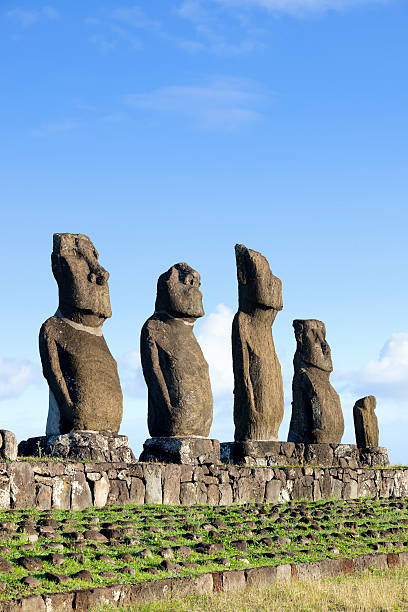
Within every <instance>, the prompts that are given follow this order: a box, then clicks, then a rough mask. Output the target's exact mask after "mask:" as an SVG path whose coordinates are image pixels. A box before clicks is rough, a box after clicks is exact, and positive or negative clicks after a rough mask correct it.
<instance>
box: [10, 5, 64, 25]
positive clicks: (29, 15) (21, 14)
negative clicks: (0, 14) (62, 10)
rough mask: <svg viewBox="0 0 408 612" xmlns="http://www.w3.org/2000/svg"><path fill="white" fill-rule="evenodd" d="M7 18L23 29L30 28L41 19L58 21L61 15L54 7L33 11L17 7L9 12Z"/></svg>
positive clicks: (44, 7)
mask: <svg viewBox="0 0 408 612" xmlns="http://www.w3.org/2000/svg"><path fill="white" fill-rule="evenodd" d="M7 17H9V19H11V20H12V21H14V22H15V23H17V24H19V25H20V26H22V27H23V28H28V27H30V26H32V25H34V24H35V23H37V22H38V21H39V20H40V19H41V18H45V19H49V20H54V19H58V17H59V13H58V11H57V10H56V9H55V8H54V7H53V6H43V7H42V8H40V9H38V10H33V11H29V10H26V9H22V8H18V7H17V8H15V9H12V10H11V11H8V12H7Z"/></svg>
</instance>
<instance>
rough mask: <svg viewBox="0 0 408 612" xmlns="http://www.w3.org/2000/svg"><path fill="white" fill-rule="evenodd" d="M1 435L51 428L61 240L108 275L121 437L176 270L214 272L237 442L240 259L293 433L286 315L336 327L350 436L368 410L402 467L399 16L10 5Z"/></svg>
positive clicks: (137, 422) (342, 8)
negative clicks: (244, 260) (269, 299)
mask: <svg viewBox="0 0 408 612" xmlns="http://www.w3.org/2000/svg"><path fill="white" fill-rule="evenodd" d="M0 10H1V13H0V46H1V57H2V60H3V61H2V62H1V63H0V71H1V75H0V76H1V82H2V94H1V97H0V104H1V115H0V117H1V119H0V121H1V133H2V142H3V146H2V147H1V151H0V185H1V201H2V216H1V227H2V240H1V243H0V249H1V260H2V262H3V265H2V289H3V300H2V302H1V317H2V322H3V324H2V326H1V338H2V340H1V344H0V356H1V359H0V407H1V414H2V421H1V427H4V428H6V429H11V430H13V431H15V432H16V434H17V436H18V437H19V439H22V438H24V437H27V436H32V435H40V434H41V433H43V431H44V428H45V419H46V413H47V402H48V400H47V386H46V383H45V381H44V380H43V379H42V376H41V372H40V367H39V357H38V349H37V335H38V330H39V327H40V325H41V323H42V322H43V321H44V320H45V319H46V318H47V317H48V316H50V315H51V314H53V312H54V311H55V308H56V304H57V292H56V284H55V281H54V279H53V277H52V274H51V269H50V251H51V246H52V234H53V232H81V233H85V234H88V235H89V236H90V237H91V238H92V240H93V241H94V243H95V245H96V247H97V249H98V250H99V252H100V260H101V263H102V264H103V265H104V266H105V267H106V268H107V269H108V270H109V271H110V274H111V278H110V288H111V301H112V308H113V317H112V319H111V320H109V321H108V322H107V323H106V324H105V327H104V333H105V336H106V338H107V340H108V342H109V346H110V348H111V351H112V353H113V355H114V356H115V358H116V359H117V360H118V363H119V367H120V375H121V380H122V385H123V389H124V393H125V401H124V409H125V417H124V421H123V425H122V432H123V433H126V434H127V435H129V437H130V439H131V441H132V445H133V447H134V449H135V452H136V453H138V452H139V450H140V447H141V444H142V442H143V440H144V439H145V438H146V437H147V435H148V434H147V428H146V398H145V387H144V383H143V379H142V377H141V374H140V366H139V359H138V345H139V333H140V328H141V326H142V324H143V322H144V321H145V319H146V318H147V317H148V316H149V315H150V314H151V313H152V310H153V305H154V298H155V286H156V280H157V277H158V276H159V274H161V273H162V272H163V271H164V270H166V269H167V268H168V267H169V266H170V265H172V264H173V263H175V262H177V261H187V262H188V263H189V264H190V265H192V266H193V267H195V268H196V269H197V270H198V271H199V272H200V274H201V276H202V290H203V294H204V306H205V310H206V313H207V314H206V317H205V318H204V319H203V320H201V321H200V322H198V323H197V325H196V333H197V336H199V338H200V342H201V343H202V345H203V348H204V350H205V353H206V355H207V358H208V361H209V363H210V367H211V376H212V384H213V391H214V396H215V416H214V426H213V430H212V435H213V436H214V437H219V438H220V439H222V440H230V439H232V435H233V433H232V432H233V429H232V377H231V361H230V346H229V335H230V322H231V317H232V315H233V313H234V312H235V310H236V305H237V288H236V271H235V259H234V244H235V243H236V242H239V243H243V244H246V245H247V246H248V247H250V248H253V249H256V250H259V251H261V252H262V253H263V254H264V255H265V256H266V257H267V258H268V260H269V262H270V265H271V268H272V271H273V272H274V274H276V275H277V276H279V277H280V278H281V279H282V281H283V298H284V310H283V311H282V312H281V313H280V314H279V315H278V317H277V319H276V321H275V324H274V338H275V344H276V348H277V351H278V354H279V357H280V360H281V364H282V369H283V374H284V381H285V393H286V409H285V420H284V422H283V424H282V428H281V432H280V437H281V439H286V435H287V429H288V420H289V417H290V401H291V397H290V394H291V389H290V386H291V377H292V363H291V361H292V357H293V352H294V348H295V342H294V337H293V330H292V325H291V323H292V320H293V319H294V318H318V319H321V320H323V321H325V323H326V326H327V339H328V341H329V343H330V345H331V348H332V354H333V361H334V367H335V371H334V373H333V375H332V382H333V384H334V386H335V387H336V389H337V390H338V391H339V392H341V397H342V405H343V410H344V414H345V420H346V433H345V436H344V441H345V442H352V441H353V438H354V436H353V428H352V419H351V411H352V406H353V403H354V401H355V400H356V399H358V398H359V397H361V396H363V395H366V394H369V393H373V394H375V395H377V399H378V408H377V414H378V418H379V421H380V428H381V429H380V441H381V443H383V444H384V445H386V446H388V448H389V450H390V455H391V459H392V461H393V462H395V463H397V462H398V463H407V462H408V451H407V449H406V441H405V438H406V435H405V432H406V431H407V430H408V401H407V397H408V325H407V302H408V289H407V287H408V284H407V280H408V278H407V276H408V275H407V265H406V262H407V239H406V234H407V229H406V228H407V223H408V207H407V194H408V172H407V161H408V159H407V158H408V153H407V145H406V142H407V138H406V134H407V112H406V108H407V102H408V100H407V98H408V85H407V68H406V58H407V37H406V32H407V26H408V5H407V3H406V1H405V0H388V1H387V0H378V1H376V0H366V1H363V0H361V1H357V0H325V1H324V0H187V1H184V2H183V1H182V0H178V1H174V2H163V1H160V0H157V1H155V2H154V3H151V2H138V3H134V2H120V1H118V2H113V1H107V2H95V1H93V2H91V1H90V0H82V1H81V2H72V0H69V1H68V0H66V1H63V0H61V1H60V2H53V3H52V4H42V3H41V2H39V1H38V0H36V1H35V2H34V1H31V2H29V1H25V2H24V1H22V2H11V1H8V0H3V2H2V3H1V7H0Z"/></svg>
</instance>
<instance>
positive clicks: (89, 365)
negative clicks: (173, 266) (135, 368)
mask: <svg viewBox="0 0 408 612" xmlns="http://www.w3.org/2000/svg"><path fill="white" fill-rule="evenodd" d="M51 262H52V271H53V274H54V277H55V280H56V281H57V284H58V291H59V306H58V310H57V312H56V313H55V315H54V316H53V317H51V318H49V319H47V321H45V323H44V324H43V326H42V327H41V330H40V355H41V362H42V366H43V373H44V376H45V378H46V379H47V382H48V384H49V388H50V406H49V412H48V420H47V428H46V434H47V435H56V434H65V433H70V432H75V431H83V430H91V431H107V432H114V433H116V432H118V430H119V427H120V423H121V421H122V390H121V387H120V382H119V376H118V370H117V365H116V361H115V360H114V358H113V357H112V355H111V353H110V351H109V349H108V346H107V344H106V342H105V338H104V337H103V334H102V325H103V323H104V322H105V319H107V318H109V317H110V316H112V312H111V306H110V300H109V288H108V278H109V273H108V272H107V271H106V270H105V269H104V268H103V267H102V266H101V265H100V263H99V262H98V252H97V251H96V249H95V247H94V245H93V244H92V242H91V241H90V239H89V238H88V237H87V236H84V235H83V234H54V242H53V251H52V255H51Z"/></svg>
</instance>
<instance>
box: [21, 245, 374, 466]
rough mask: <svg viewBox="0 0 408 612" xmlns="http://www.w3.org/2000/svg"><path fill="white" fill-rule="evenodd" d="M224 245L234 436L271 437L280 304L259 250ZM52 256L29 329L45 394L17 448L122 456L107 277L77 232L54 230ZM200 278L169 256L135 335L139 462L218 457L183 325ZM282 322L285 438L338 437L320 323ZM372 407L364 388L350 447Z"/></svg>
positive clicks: (370, 430) (192, 346)
mask: <svg viewBox="0 0 408 612" xmlns="http://www.w3.org/2000/svg"><path fill="white" fill-rule="evenodd" d="M235 253H236V263H237V276H238V289H239V308H238V312H237V313H236V315H235V318H234V321H233V326H232V355H233V370H234V423H235V436H234V437H235V441H236V442H235V443H237V444H238V443H241V442H245V441H260V442H262V443H271V442H275V441H277V440H278V430H279V426H280V424H281V422H282V419H283V414H284V396H283V384H282V374H281V367H280V363H279V360H278V357H277V355H276V351H275V347H274V342H273V337H272V324H273V322H274V320H275V318H276V315H277V314H278V312H279V311H280V310H282V308H283V304H282V284H281V281H280V280H279V279H278V278H277V277H276V276H274V275H273V274H272V272H271V270H270V267H269V264H268V261H267V260H266V258H265V257H264V256H263V255H261V254H260V253H258V252H256V251H253V250H251V249H248V248H246V247H245V246H243V245H236V247H235ZM51 262H52V271H53V274H54V277H55V280H56V282H57V284H58V291H59V304H58V309H57V311H56V313H55V314H54V315H53V316H52V317H50V318H49V319H48V320H47V321H46V322H45V323H44V324H43V326H42V327H41V330H40V337H39V345H40V355H41V362H42V367H43V373H44V376H45V378H46V380H47V382H48V385H49V398H50V399H49V412H48V419H47V425H46V436H42V437H39V438H30V439H29V440H27V441H24V442H22V443H20V446H19V451H20V454H24V455H32V454H37V451H38V449H42V452H44V453H45V454H51V453H54V454H55V453H56V454H59V455H60V456H65V457H70V458H89V447H92V448H93V449H98V453H99V455H91V457H95V456H98V457H100V458H101V459H106V458H110V459H111V460H120V461H133V460H134V456H133V454H132V452H131V450H130V449H129V447H128V444H127V438H126V436H119V435H118V432H119V428H120V424H121V421H122V414H123V397H122V391H121V386H120V380H119V376H118V370H117V364H116V361H115V360H114V358H113V357H112V355H111V353H110V351H109V348H108V346H107V344H106V342H105V339H104V337H103V333H102V326H103V323H104V322H105V320H106V319H107V318H109V317H111V314H112V313H111V306H110V298H109V288H108V278H109V273H108V272H107V271H106V270H105V269H104V268H103V267H102V266H101V264H100V263H99V261H98V252H97V251H96V249H95V247H94V245H93V243H92V242H91V240H90V239H89V238H88V237H87V236H85V235H82V234H54V238H53V251H52V255H51ZM200 284H201V283H200V275H199V274H198V272H196V271H195V270H193V269H192V268H191V267H190V266H189V265H188V264H186V263H178V264H175V265H174V266H172V267H171V268H170V269H169V270H168V271H167V272H165V273H164V274H162V275H161V276H160V277H159V279H158V283H157V296H156V303H155V310H154V313H153V315H152V316H151V317H150V318H149V319H148V320H147V321H146V323H145V324H144V326H143V328H142V331H141V344H140V346H141V361H142V368H143V374H144V378H145V381H146V384H147V388H148V411H147V412H148V428H149V433H150V435H151V438H150V439H149V440H147V441H146V442H145V445H144V450H143V452H142V455H141V457H140V458H141V460H148V461H176V462H203V463H205V462H208V463H212V462H216V461H217V460H218V459H219V443H218V442H217V441H216V440H210V439H209V438H208V436H209V433H210V428H211V424H212V420H213V397H212V391H211V383H210V377H209V368H208V364H207V362H206V360H205V358H204V355H203V353H202V351H201V348H200V346H199V344H198V342H197V339H196V337H195V335H194V332H193V327H194V323H195V322H196V320H197V319H198V318H199V317H202V316H203V315H204V309H203V304H202V293H201V291H200ZM293 326H294V330H295V337H296V342H297V348H296V353H295V357H294V377H293V401H292V418H291V422H290V429H289V435H288V442H294V443H298V444H332V445H338V444H340V442H341V438H342V435H343V432H344V421H343V414H342V409H341V404H340V398H339V396H338V394H337V393H336V391H335V390H334V388H333V387H332V385H331V384H330V380H329V378H330V373H331V372H332V369H333V366H332V361H331V353H330V347H329V345H328V343H327V341H326V330H325V326H324V323H322V322H321V321H317V320H296V321H294V322H293ZM374 410H375V398H374V397H373V396H370V397H367V398H363V399H361V400H359V401H358V402H357V403H356V405H355V406H354V423H355V431H356V439H357V446H358V447H361V448H366V447H377V446H378V423H377V418H376V415H375V412H374ZM101 440H102V441H101ZM231 444H233V443H231ZM87 447H88V448H87ZM87 452H88V455H87V454H86V453H87ZM95 452H96V451H95Z"/></svg>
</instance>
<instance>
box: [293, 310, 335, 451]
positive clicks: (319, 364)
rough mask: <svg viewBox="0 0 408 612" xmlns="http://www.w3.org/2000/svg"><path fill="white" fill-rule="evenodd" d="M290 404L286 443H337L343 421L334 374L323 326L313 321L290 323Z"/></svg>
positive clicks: (319, 322) (320, 322)
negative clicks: (292, 335) (292, 341)
mask: <svg viewBox="0 0 408 612" xmlns="http://www.w3.org/2000/svg"><path fill="white" fill-rule="evenodd" d="M293 327H294V329H295V337H296V342H297V347H296V353H295V357H294V359H293V365H294V376H293V383H292V390H293V401H292V418H291V422H290V428H289V435H288V442H301V443H306V444H322V443H323V444H325V443H329V444H340V442H341V438H342V436H343V433H344V420H343V413H342V409H341V404H340V398H339V396H338V394H337V393H336V391H335V390H334V388H333V387H332V385H331V384H330V381H329V378H330V373H331V372H332V371H333V365H332V360H331V351H330V346H329V345H328V343H327V341H326V327H325V325H324V323H322V321H317V320H315V319H307V320H300V319H298V320H295V321H293Z"/></svg>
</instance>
